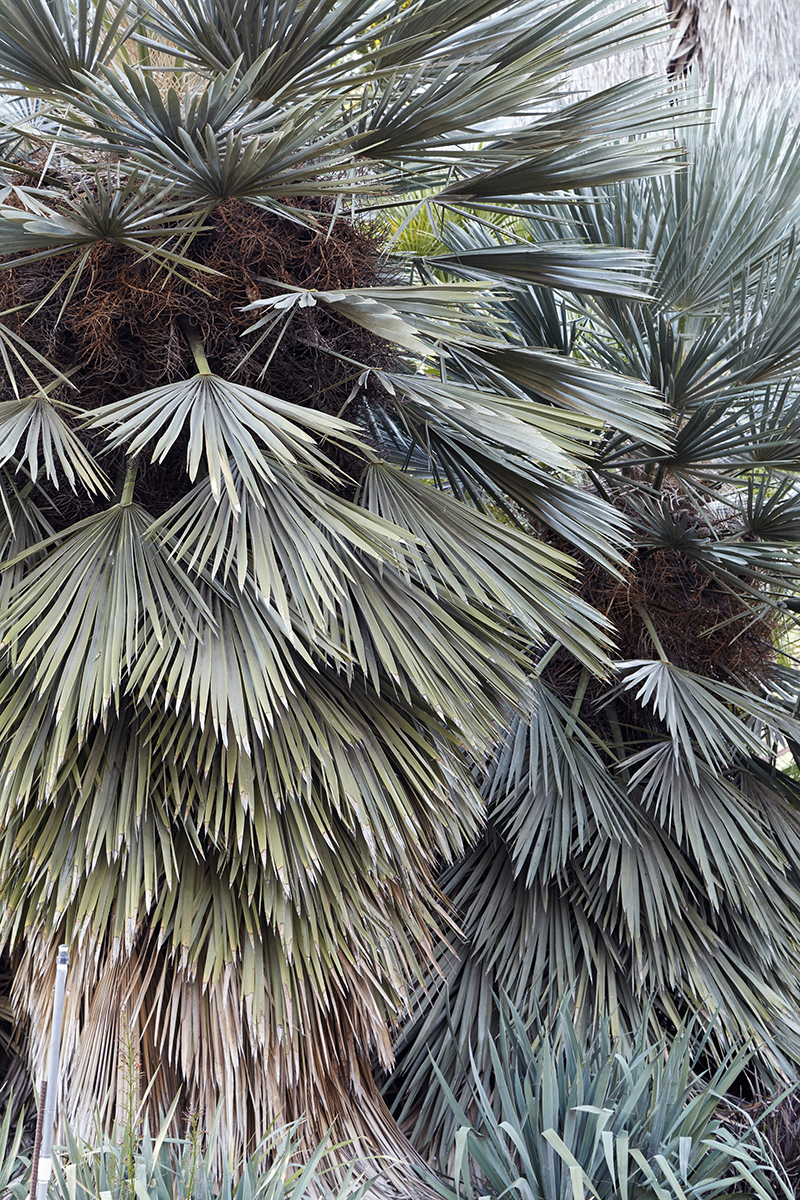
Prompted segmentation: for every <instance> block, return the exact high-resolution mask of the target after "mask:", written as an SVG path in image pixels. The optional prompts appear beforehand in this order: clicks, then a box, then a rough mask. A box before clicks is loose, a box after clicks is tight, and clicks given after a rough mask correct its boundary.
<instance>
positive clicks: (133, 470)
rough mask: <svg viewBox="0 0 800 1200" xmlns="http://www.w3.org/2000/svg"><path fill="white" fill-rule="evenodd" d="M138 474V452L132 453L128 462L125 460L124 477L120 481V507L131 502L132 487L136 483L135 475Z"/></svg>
mask: <svg viewBox="0 0 800 1200" xmlns="http://www.w3.org/2000/svg"><path fill="white" fill-rule="evenodd" d="M138 474H139V456H138V454H136V455H134V457H133V458H129V459H128V462H127V465H126V468H125V478H124V480H123V482H122V494H121V495H120V498H119V502H120V505H121V507H122V508H125V507H127V505H129V504H133V488H134V485H135V483H136V476H137V475H138Z"/></svg>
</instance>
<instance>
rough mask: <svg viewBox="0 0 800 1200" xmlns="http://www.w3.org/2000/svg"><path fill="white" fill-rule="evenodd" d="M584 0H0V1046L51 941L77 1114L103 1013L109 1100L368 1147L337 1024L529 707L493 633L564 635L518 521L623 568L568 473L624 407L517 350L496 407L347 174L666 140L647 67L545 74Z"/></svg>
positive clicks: (638, 29)
mask: <svg viewBox="0 0 800 1200" xmlns="http://www.w3.org/2000/svg"><path fill="white" fill-rule="evenodd" d="M624 17H625V22H624V23H623V25H622V26H621V25H620V22H619V14H618V13H615V14H613V17H612V16H609V14H607V13H606V12H605V5H604V4H603V3H602V2H600V0H573V2H572V3H570V4H568V5H562V4H553V3H550V2H549V0H525V2H524V3H522V4H521V5H517V6H515V8H514V10H513V12H512V11H510V10H507V8H506V6H505V2H504V0H468V2H464V0H459V2H458V3H454V2H452V0H416V2H415V3H411V4H408V3H406V2H405V0H402V2H401V0H338V2H336V3H334V2H333V0H280V2H279V0H159V2H158V3H157V4H153V5H150V4H147V3H144V2H143V0H138V2H137V0H122V2H121V3H120V4H118V5H117V4H112V3H111V0H98V2H97V3H96V4H94V5H92V4H84V3H81V4H78V5H76V6H75V7H74V8H73V7H71V6H70V4H69V0H12V2H11V3H9V4H6V5H4V6H3V9H2V11H0V78H1V79H2V84H3V90H4V94H5V96H6V101H5V103H6V107H5V109H4V113H3V117H4V125H3V129H2V142H3V156H4V166H3V170H4V177H3V195H2V204H0V256H1V257H0V291H1V292H2V296H1V297H0V308H1V309H2V313H0V355H1V356H2V362H3V367H4V375H3V382H2V391H3V397H2V401H0V453H1V455H2V476H1V482H2V498H3V509H2V563H3V572H2V586H1V587H0V609H1V611H0V639H2V646H3V652H4V657H3V660H2V664H3V669H2V675H1V676H0V691H1V692H2V700H0V745H2V779H3V784H2V794H1V795H0V828H2V834H3V836H2V847H1V848H0V900H2V906H3V907H2V914H1V919H0V934H1V935H2V941H3V944H4V946H5V947H6V949H7V951H8V952H9V953H10V954H11V955H12V958H13V962H14V963H15V977H14V985H13V988H14V998H15V1002H16V1005H17V1009H18V1012H19V1013H20V1014H22V1015H26V1016H27V1017H28V1018H29V1019H30V1021H31V1050H30V1059H31V1064H32V1066H33V1068H34V1070H35V1072H36V1073H37V1074H40V1073H41V1071H42V1065H43V1062H44V1056H45V1040H46V1036H47V1027H48V1010H49V990H50V989H49V982H50V979H51V975H52V970H53V950H54V947H55V946H56V945H57V944H58V943H60V942H62V941H64V942H68V943H69V944H70V945H71V946H72V947H73V949H74V954H73V966H72V968H71V972H72V973H71V984H70V995H69V999H68V1005H67V1013H66V1027H65V1045H64V1055H63V1061H64V1063H65V1075H64V1078H65V1087H64V1104H63V1106H62V1112H63V1114H64V1115H65V1116H66V1117H67V1118H68V1119H70V1120H71V1121H73V1122H77V1123H78V1124H79V1125H83V1126H85V1125H87V1124H88V1123H91V1122H92V1121H93V1119H94V1114H95V1111H96V1109H98V1108H99V1109H100V1110H101V1117H102V1119H103V1120H105V1121H106V1122H107V1121H109V1120H111V1119H113V1114H114V1097H115V1094H116V1091H117V1088H118V1086H119V1082H118V1072H117V1049H116V1047H117V1044H118V1038H119V1033H120V1027H121V1025H123V1024H124V1025H125V1027H126V1028H127V1029H129V1030H130V1031H131V1036H132V1037H133V1039H134V1042H135V1043H136V1044H138V1045H139V1046H140V1053H141V1064H142V1071H143V1074H144V1076H145V1077H146V1079H147V1080H148V1081H152V1089H151V1091H150V1092H149V1104H150V1105H151V1107H152V1108H159V1107H163V1106H165V1105H166V1104H167V1103H168V1102H169V1101H170V1100H171V1099H172V1098H173V1096H174V1095H176V1094H177V1092H178V1090H179V1089H181V1096H182V1102H183V1103H184V1104H185V1105H188V1106H189V1107H190V1108H194V1109H199V1110H201V1111H203V1112H205V1113H209V1114H210V1113H212V1112H213V1111H214V1110H215V1109H216V1108H217V1107H218V1106H220V1105H221V1112H222V1121H223V1129H224V1131H225V1132H224V1136H223V1138H222V1142H223V1144H226V1145H228V1146H229V1147H230V1149H231V1152H232V1153H235V1152H236V1151H237V1150H238V1149H240V1148H241V1147H243V1146H244V1145H245V1144H247V1143H248V1142H249V1141H250V1140H251V1139H252V1138H253V1137H255V1136H257V1135H259V1134H261V1133H263V1131H264V1130H265V1128H266V1127H267V1126H268V1125H269V1123H270V1122H271V1121H273V1120H274V1119H275V1117H276V1116H277V1114H279V1113H280V1114H281V1119H282V1120H284V1121H285V1120H287V1119H290V1118H293V1117H295V1116H298V1117H299V1116H302V1115H304V1114H305V1115H308V1116H309V1118H310V1122H311V1128H312V1130H314V1129H316V1130H319V1129H321V1128H325V1127H327V1126H328V1125H330V1124H331V1123H332V1122H334V1121H336V1122H337V1134H338V1135H340V1136H344V1137H353V1138H355V1139H357V1140H358V1139H361V1141H360V1142H359V1144H360V1145H362V1146H363V1147H366V1148H367V1150H368V1152H369V1153H373V1154H374V1153H375V1152H377V1151H378V1150H380V1148H381V1147H382V1146H391V1145H392V1144H393V1135H392V1134H391V1131H390V1128H389V1124H388V1120H387V1114H386V1112H385V1109H384V1108H383V1106H382V1101H381V1100H380V1097H379V1094H378V1092H377V1090H376V1087H375V1085H374V1083H373V1080H372V1075H371V1069H370V1066H371V1062H370V1058H371V1056H373V1057H374V1059H375V1061H377V1063H378V1064H380V1065H382V1066H383V1067H388V1066H389V1064H390V1063H391V1058H392V1051H391V1045H390V1040H389V1029H390V1027H391V1025H392V1023H393V1022H395V1021H396V1020H397V1018H398V1015H399V1014H400V1012H401V1011H402V1009H403V1005H404V995H405V988H406V985H407V982H408V980H409V979H413V978H414V977H417V978H419V977H420V976H421V967H420V963H422V962H424V961H425V960H426V958H427V959H429V958H430V955H431V954H432V947H433V942H434V940H435V937H437V936H438V932H437V930H438V927H439V922H440V920H441V919H442V917H443V910H442V901H441V896H440V893H439V892H438V890H437V887H436V884H435V876H436V873H437V871H438V869H439V867H440V865H441V863H442V862H448V861H451V860H452V859H453V858H454V857H458V856H459V855H462V854H463V853H464V851H465V848H466V846H467V845H468V844H469V843H470V842H471V841H472V840H473V839H474V838H475V836H476V834H477V833H478V831H479V829H480V827H481V822H482V815H483V802H482V798H481V795H480V792H479V789H478V787H477V786H476V784H475V780H474V777H473V773H472V765H471V764H473V763H474V762H475V761H480V760H481V758H482V757H483V756H484V755H485V754H486V753H487V750H488V749H489V748H490V747H491V745H493V744H494V742H495V741H496V739H497V737H498V736H499V734H500V732H501V730H502V728H503V726H504V725H505V723H506V722H507V720H508V713H509V711H512V712H517V711H527V706H528V705H529V683H528V678H527V675H528V663H529V653H530V647H531V645H538V646H542V645H544V644H545V643H547V642H552V641H553V639H556V640H557V641H558V643H559V644H561V645H564V646H567V647H569V648H570V650H571V652H572V653H573V654H574V655H575V657H576V661H578V662H580V663H583V664H585V665H586V668H587V670H588V671H589V672H590V673H591V672H595V671H598V670H602V669H603V667H604V664H605V662H606V651H607V647H608V645H609V642H608V636H607V633H606V632H605V624H604V621H603V619H602V617H600V616H598V614H597V613H595V611H594V610H593V609H592V607H591V606H590V605H588V604H586V603H584V602H583V601H582V600H581V599H580V597H578V596H576V595H575V594H573V592H572V591H571V587H570V580H571V576H572V571H573V560H572V559H571V558H570V556H569V554H565V553H564V552H563V551H562V550H560V549H558V548H557V547H555V546H554V545H552V544H550V542H549V541H548V540H547V539H541V538H538V537H537V536H536V535H535V532H534V530H533V529H532V527H531V526H530V518H531V517H535V518H537V519H540V520H545V519H547V520H551V521H552V522H554V523H555V524H556V525H558V524H559V519H560V518H559V514H562V517H563V521H562V528H563V531H564V534H565V536H570V537H571V538H572V541H575V538H576V536H578V535H577V533H576V531H583V536H584V537H585V539H587V540H588V541H589V542H590V543H591V546H592V548H593V552H596V553H605V554H606V556H607V557H609V558H610V559H611V560H613V561H620V556H621V550H620V535H619V532H618V530H617V529H616V527H615V521H614V519H613V518H612V519H609V516H608V512H607V505H606V504H605V502H604V501H602V500H600V499H597V498H594V497H590V496H588V495H586V494H585V493H584V492H583V491H581V489H580V488H579V487H576V485H575V484H574V483H573V482H572V479H573V477H574V476H575V473H576V471H577V469H578V466H579V464H582V463H584V462H585V460H586V456H587V453H590V442H591V441H592V440H593V439H594V438H595V436H596V431H597V429H598V427H599V426H600V425H602V423H603V421H604V420H605V419H606V418H607V417H608V415H609V414H612V415H614V416H616V417H619V420H620V421H622V422H623V423H624V424H626V427H627V428H629V429H631V430H633V431H638V433H639V435H640V436H644V434H645V431H646V430H651V429H652V428H654V427H657V426H658V423H659V419H658V417H657V416H656V415H655V413H654V403H655V402H654V400H653V398H652V396H651V393H650V389H649V386H648V385H647V384H646V383H643V382H641V381H637V380H635V379H633V378H629V379H625V380H623V381H620V380H619V379H617V378H616V377H614V376H612V375H611V374H610V373H609V372H607V371H604V370H602V369H595V368H589V367H587V366H586V365H585V364H583V363H582V362H580V361H578V360H573V359H571V358H569V357H564V356H559V355H554V354H551V353H549V352H542V351H541V350H539V349H533V350H531V351H530V352H527V351H525V352H524V353H525V354H526V355H527V357H526V359H525V361H526V363H527V365H528V369H529V370H530V371H531V372H532V373H533V375H534V376H535V378H536V384H535V388H534V391H535V393H536V397H537V398H536V400H535V401H532V400H531V398H530V396H529V394H528V392H527V391H526V390H525V389H524V388H520V386H519V385H518V383H517V382H516V381H515V379H514V378H513V377H512V376H513V372H512V373H510V374H509V373H508V372H506V371H505V368H504V365H503V355H504V354H505V353H506V351H505V342H504V335H503V332H502V321H503V320H504V312H505V308H504V304H503V302H502V300H501V299H499V298H498V297H496V296H495V295H494V294H493V292H492V286H493V281H492V280H489V285H490V286H488V287H487V285H486V280H485V279H483V278H481V279H480V280H479V281H477V282H472V281H466V282H465V281H458V282H453V283H447V282H445V283H441V282H438V281H436V282H432V283H430V284H426V283H419V282H417V283H414V284H413V285H409V284H407V283H406V282H405V281H403V280H402V279H399V278H398V275H397V271H396V269H395V268H392V266H391V264H390V263H389V261H388V259H387V258H386V256H385V255H384V254H383V253H382V248H381V226H380V223H379V214H380V209H381V205H382V204H386V203H391V204H393V205H397V204H404V203H405V204H407V205H408V211H409V212H413V211H414V208H415V206H416V205H417V203H418V202H417V200H416V199H415V196H416V195H417V194H418V192H419V189H424V190H426V193H427V194H428V195H429V196H430V195H432V196H434V197H435V198H436V202H437V203H438V204H440V205H441V206H442V211H453V212H455V213H459V212H461V213H463V212H475V211H478V210H479V209H486V208H489V209H491V208H498V207H503V206H509V205H514V204H515V203H517V202H520V201H521V202H522V203H523V204H524V205H529V203H530V201H531V200H532V199H535V198H536V197H539V196H545V195H550V196H556V197H563V196H565V195H566V189H567V188H569V187H575V186H590V185H593V184H596V185H605V184H606V183H608V182H610V181H612V180H615V179H625V178H629V177H634V176H637V175H639V174H640V173H642V172H643V171H651V170H657V171H661V170H664V169H667V168H668V167H669V163H670V162H671V160H672V157H673V153H674V151H673V144H672V140H671V137H670V136H665V137H650V136H639V137H637V138H635V139H633V140H631V138H630V137H629V136H628V135H631V134H640V135H646V134H647V133H648V131H649V130H651V129H652V128H653V126H654V125H655V124H656V123H657V122H658V121H662V122H663V120H664V118H665V115H666V114H668V115H669V119H670V121H672V119H673V118H674V116H675V108H674V107H672V108H669V107H668V106H667V103H666V102H665V99H664V98H663V97H661V96H660V95H659V94H658V93H657V91H655V90H654V89H653V88H652V87H651V85H649V84H643V83H640V82H639V83H632V84H629V85H624V86H620V87H617V88H613V89H610V90H609V91H607V92H605V93H603V94H601V95H599V96H598V97H596V98H594V99H592V100H591V101H588V102H584V103H577V104H575V103H573V104H560V103H557V102H556V98H557V95H558V88H559V80H560V78H561V77H562V74H563V70H564V68H565V66H567V65H568V64H570V63H572V62H574V61H584V60H585V61H588V60H590V59H592V58H596V57H598V56H602V55H603V54H605V53H607V52H608V50H609V47H610V46H612V45H613V44H617V43H618V42H619V41H620V39H623V40H624V39H625V38H630V39H631V40H636V39H637V38H639V37H641V36H642V35H643V32H645V31H646V30H647V28H648V27H649V18H647V17H643V16H641V15H640V14H639V11H638V9H637V8H636V7H635V6H634V7H633V8H631V9H630V10H627V11H626V13H625V14H624ZM520 117H522V118H524V119H523V120H522V123H520ZM489 130H491V132H489ZM407 197H410V198H409V199H406V198H407ZM524 260H525V261H524V270H525V271H526V272H527V274H528V276H529V277H530V278H531V279H533V280H534V281H535V282H537V283H539V284H541V285H543V286H545V287H547V286H549V285H550V284H552V283H561V282H563V281H564V280H565V278H566V279H568V280H569V282H570V285H571V286H572V287H573V288H575V289H577V290H579V291H580V290H581V289H583V290H591V291H596V290H598V289H599V290H601V291H603V290H604V291H606V292H607V293H608V294H609V295H611V294H616V295H618V296H620V297H623V296H632V295H633V296H635V295H638V294H639V291H640V288H641V256H640V255H638V254H637V253H631V252H630V251H628V250H627V249H623V250H618V249H616V248H612V249H610V250H604V249H603V248H595V247H589V246H582V245H574V244H567V243H565V244H564V245H561V244H555V245H546V246H541V247H540V246H534V245H530V246H527V247H526V249H525V254H524ZM519 269H523V268H522V267H519V266H513V267H512V271H511V274H512V275H513V274H514V272H515V271H518V270H519ZM502 274H503V272H501V275H502ZM495 355H499V357H498V358H497V361H496V363H495V362H494V359H493V356H495ZM461 362H474V364H475V370H474V373H473V374H472V375H471V374H470V369H469V368H465V369H459V370H458V371H456V372H455V373H453V372H452V371H451V364H453V365H455V364H456V363H461ZM492 364H494V365H492ZM654 436H655V435H654ZM398 447H399V449H398ZM420 460H422V464H423V465H422V467H421V468H420V466H419V462H420ZM432 485H433V486H432ZM504 509H505V510H507V511H509V512H511V511H513V512H516V513H518V514H520V515H519V517H518V519H516V520H515V521H509V520H508V519H507V518H506V517H505V516H504V515H503V512H504ZM523 511H524V513H525V514H527V516H526V518H525V519H523V518H522V516H521V514H522V512H523Z"/></svg>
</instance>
